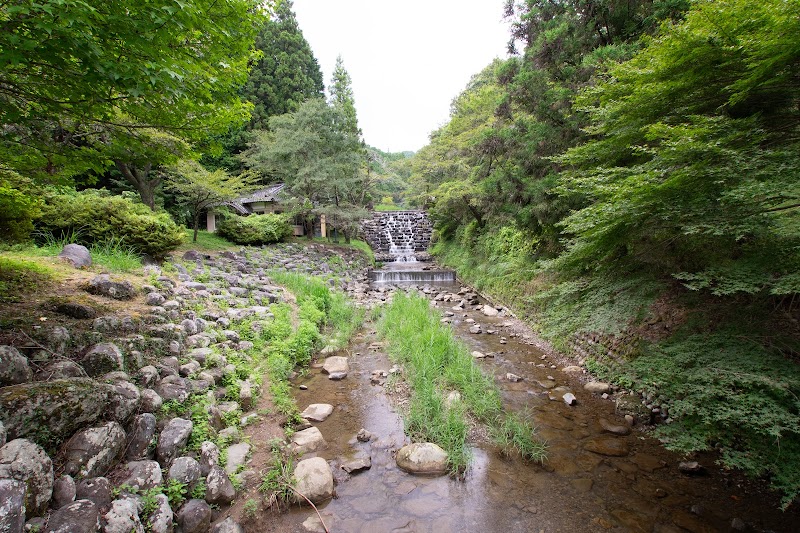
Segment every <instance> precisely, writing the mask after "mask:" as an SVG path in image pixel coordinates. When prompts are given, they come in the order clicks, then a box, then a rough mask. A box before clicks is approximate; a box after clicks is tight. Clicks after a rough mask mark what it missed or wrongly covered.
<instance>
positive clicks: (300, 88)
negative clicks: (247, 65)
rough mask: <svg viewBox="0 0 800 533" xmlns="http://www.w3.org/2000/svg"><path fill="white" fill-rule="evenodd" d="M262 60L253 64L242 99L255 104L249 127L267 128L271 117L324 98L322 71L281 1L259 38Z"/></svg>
mask: <svg viewBox="0 0 800 533" xmlns="http://www.w3.org/2000/svg"><path fill="white" fill-rule="evenodd" d="M255 47H256V50H258V51H259V52H260V54H261V57H260V58H259V59H258V60H257V61H256V62H255V63H254V64H253V68H252V70H251V71H250V75H249V77H248V79H247V83H246V84H245V85H244V87H243V88H242V97H243V98H244V99H245V100H247V101H249V102H252V104H253V114H252V117H251V119H250V122H249V123H248V125H247V128H248V129H250V130H253V129H262V130H264V129H268V128H269V117H272V116H275V115H283V114H284V113H290V112H293V111H296V110H297V108H298V106H299V105H300V104H301V103H303V102H304V101H306V100H308V99H309V98H317V97H320V96H322V95H323V91H324V89H325V87H324V85H323V81H322V71H321V70H320V68H319V63H318V62H317V59H316V58H315V57H314V53H313V52H312V50H311V46H310V45H309V44H308V41H306V39H305V37H303V32H302V31H301V30H300V27H299V25H298V23H297V18H296V17H295V14H294V12H293V11H292V2H291V1H290V0H281V1H280V2H278V4H277V6H276V7H275V11H274V12H273V13H272V14H271V15H270V17H269V18H268V19H267V20H266V21H265V22H264V24H263V25H262V26H261V29H260V30H259V32H258V35H257V36H256V42H255Z"/></svg>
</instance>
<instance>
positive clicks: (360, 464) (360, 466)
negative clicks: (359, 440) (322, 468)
mask: <svg viewBox="0 0 800 533" xmlns="http://www.w3.org/2000/svg"><path fill="white" fill-rule="evenodd" d="M370 468H372V459H371V458H370V457H358V458H356V459H353V460H352V461H347V462H346V463H342V470H344V471H345V472H347V473H348V474H355V473H357V472H361V471H363V470H369V469H370Z"/></svg>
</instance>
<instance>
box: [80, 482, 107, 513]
mask: <svg viewBox="0 0 800 533" xmlns="http://www.w3.org/2000/svg"><path fill="white" fill-rule="evenodd" d="M75 499H76V500H89V501H91V502H92V503H94V504H95V505H96V506H97V507H98V508H101V507H105V506H106V505H108V504H109V503H111V482H110V481H108V479H106V478H104V477H93V478H87V479H82V480H81V481H79V482H78V484H77V485H76V486H75Z"/></svg>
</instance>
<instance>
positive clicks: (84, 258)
mask: <svg viewBox="0 0 800 533" xmlns="http://www.w3.org/2000/svg"><path fill="white" fill-rule="evenodd" d="M58 258H59V259H61V260H62V261H64V262H65V263H70V264H71V265H72V266H74V267H75V268H89V267H90V266H92V254H91V253H89V249H88V248H87V247H85V246H82V245H80V244H68V245H66V246H65V247H64V249H63V250H61V253H60V254H58Z"/></svg>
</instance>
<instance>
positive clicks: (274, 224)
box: [217, 213, 292, 244]
mask: <svg viewBox="0 0 800 533" xmlns="http://www.w3.org/2000/svg"><path fill="white" fill-rule="evenodd" d="M217 232H218V233H219V234H220V235H222V236H223V237H225V238H226V239H228V240H229V241H232V242H235V243H236V244H270V243H273V242H280V241H282V240H284V239H286V238H287V237H289V235H291V234H292V228H291V226H289V221H288V220H287V218H286V217H285V216H284V215H276V214H272V213H270V214H266V215H250V216H249V217H239V216H229V217H226V218H224V219H222V220H221V221H220V223H219V226H217Z"/></svg>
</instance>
